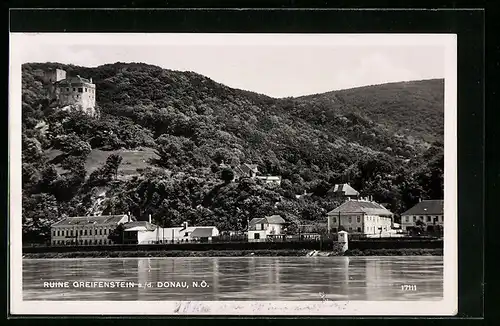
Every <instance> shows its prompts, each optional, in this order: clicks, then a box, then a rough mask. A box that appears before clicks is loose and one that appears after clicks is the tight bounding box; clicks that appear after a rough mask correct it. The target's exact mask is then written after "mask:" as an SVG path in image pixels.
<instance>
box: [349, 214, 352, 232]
mask: <svg viewBox="0 0 500 326" xmlns="http://www.w3.org/2000/svg"><path fill="white" fill-rule="evenodd" d="M349 223H352V217H350V216H349ZM349 229H350V228H349Z"/></svg>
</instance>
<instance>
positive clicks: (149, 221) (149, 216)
mask: <svg viewBox="0 0 500 326" xmlns="http://www.w3.org/2000/svg"><path fill="white" fill-rule="evenodd" d="M149 223H151V214H149Z"/></svg>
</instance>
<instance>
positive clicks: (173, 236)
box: [136, 222, 219, 244]
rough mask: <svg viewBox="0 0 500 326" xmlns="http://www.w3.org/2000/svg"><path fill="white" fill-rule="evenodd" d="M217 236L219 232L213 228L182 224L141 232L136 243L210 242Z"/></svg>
mask: <svg viewBox="0 0 500 326" xmlns="http://www.w3.org/2000/svg"><path fill="white" fill-rule="evenodd" d="M217 236H219V230H218V229H217V227H215V226H188V223H187V222H184V223H183V225H182V226H180V227H170V228H161V227H156V228H155V229H154V230H148V231H147V232H142V233H140V234H139V237H138V238H137V242H136V243H138V244H155V243H182V242H193V241H196V242H211V241H212V240H213V238H214V237H217Z"/></svg>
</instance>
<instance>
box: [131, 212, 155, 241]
mask: <svg viewBox="0 0 500 326" xmlns="http://www.w3.org/2000/svg"><path fill="white" fill-rule="evenodd" d="M123 228H124V229H123V243H125V244H138V243H141V242H142V241H143V239H144V238H146V237H147V235H148V233H149V232H154V231H155V230H156V228H157V226H156V225H154V224H152V223H151V216H150V217H149V221H133V222H127V223H124V224H123Z"/></svg>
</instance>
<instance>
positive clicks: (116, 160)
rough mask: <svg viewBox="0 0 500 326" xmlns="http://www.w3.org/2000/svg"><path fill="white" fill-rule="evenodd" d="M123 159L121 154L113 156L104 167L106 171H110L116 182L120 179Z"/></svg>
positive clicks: (109, 157) (110, 156)
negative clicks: (119, 169) (119, 170)
mask: <svg viewBox="0 0 500 326" xmlns="http://www.w3.org/2000/svg"><path fill="white" fill-rule="evenodd" d="M122 160H123V157H122V156H121V155H120V154H111V155H109V156H108V158H107V159H106V164H105V165H104V170H105V171H109V172H110V173H111V174H112V175H113V177H114V178H115V180H116V179H117V178H118V168H119V167H120V164H121V163H122Z"/></svg>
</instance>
